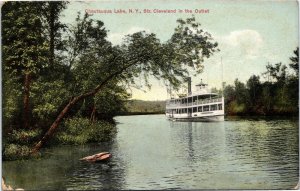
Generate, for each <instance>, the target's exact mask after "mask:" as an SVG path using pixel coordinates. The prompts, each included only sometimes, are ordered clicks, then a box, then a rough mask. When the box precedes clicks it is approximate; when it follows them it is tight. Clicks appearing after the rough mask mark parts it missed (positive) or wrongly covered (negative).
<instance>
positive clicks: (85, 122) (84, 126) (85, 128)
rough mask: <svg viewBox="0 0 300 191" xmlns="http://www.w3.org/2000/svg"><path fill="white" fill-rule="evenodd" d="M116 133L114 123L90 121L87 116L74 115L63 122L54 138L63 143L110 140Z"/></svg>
mask: <svg viewBox="0 0 300 191" xmlns="http://www.w3.org/2000/svg"><path fill="white" fill-rule="evenodd" d="M115 134H116V127H115V125H113V124H111V123H109V122H106V121H95V122H91V121H90V120H89V119H87V118H78V117H74V118H71V119H67V120H65V121H64V123H63V128H62V130H61V131H60V132H58V134H57V136H56V139H57V141H58V142H59V143H63V144H76V145H78V144H79V145H80V144H85V143H93V142H103V141H110V140H111V139H112V138H113V137H114V135H115Z"/></svg>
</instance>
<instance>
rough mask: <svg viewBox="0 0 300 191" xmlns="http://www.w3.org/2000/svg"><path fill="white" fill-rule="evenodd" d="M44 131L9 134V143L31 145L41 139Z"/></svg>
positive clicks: (21, 131) (20, 131) (13, 132)
mask: <svg viewBox="0 0 300 191" xmlns="http://www.w3.org/2000/svg"><path fill="white" fill-rule="evenodd" d="M41 133H42V131H41V130H40V129H34V130H23V129H21V130H13V131H12V133H9V134H8V137H7V139H8V142H9V143H16V144H22V145H23V144H24V145H29V144H31V143H34V142H35V141H37V140H38V138H39V137H40V135H41Z"/></svg>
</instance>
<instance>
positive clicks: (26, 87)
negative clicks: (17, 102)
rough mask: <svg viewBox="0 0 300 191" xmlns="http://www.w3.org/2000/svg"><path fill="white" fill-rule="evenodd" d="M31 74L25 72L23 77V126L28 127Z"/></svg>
mask: <svg viewBox="0 0 300 191" xmlns="http://www.w3.org/2000/svg"><path fill="white" fill-rule="evenodd" d="M30 82H31V75H30V74H29V73H27V74H25V79H24V98H23V128H24V129H28V128H29V96H30Z"/></svg>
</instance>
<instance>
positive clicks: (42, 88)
mask: <svg viewBox="0 0 300 191" xmlns="http://www.w3.org/2000/svg"><path fill="white" fill-rule="evenodd" d="M64 83H65V82H64V81H62V80H53V81H52V82H43V81H41V80H39V81H36V82H34V83H33V84H32V91H31V96H32V102H33V104H34V108H33V109H32V113H33V117H34V120H35V121H36V122H37V125H43V126H46V125H49V123H51V122H52V120H53V118H54V117H56V115H57V113H58V112H59V109H61V107H62V106H63V104H64V103H65V102H66V98H68V97H69V96H70V92H68V91H67V90H66V88H64ZM48 120H50V121H48ZM41 122H44V123H41Z"/></svg>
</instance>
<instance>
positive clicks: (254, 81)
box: [247, 75, 261, 109]
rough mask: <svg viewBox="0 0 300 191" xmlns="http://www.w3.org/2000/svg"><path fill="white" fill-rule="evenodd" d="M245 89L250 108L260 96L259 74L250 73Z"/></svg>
mask: <svg viewBox="0 0 300 191" xmlns="http://www.w3.org/2000/svg"><path fill="white" fill-rule="evenodd" d="M247 89H248V91H249V102H250V104H251V106H252V109H253V107H254V106H255V105H257V104H258V103H257V102H258V99H259V98H260V96H261V83H260V80H259V76H256V75H252V76H251V77H250V78H249V80H248V81H247Z"/></svg>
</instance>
